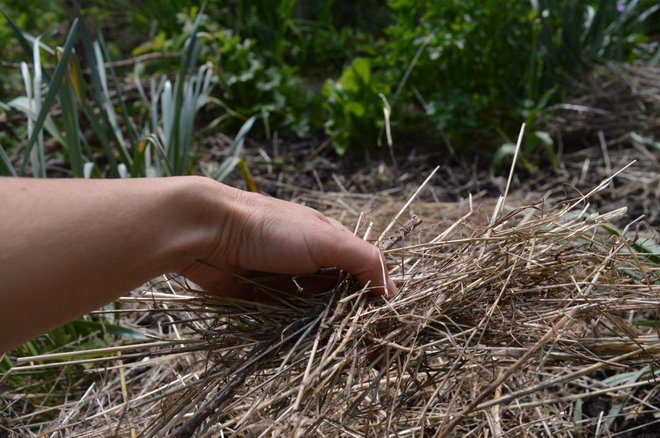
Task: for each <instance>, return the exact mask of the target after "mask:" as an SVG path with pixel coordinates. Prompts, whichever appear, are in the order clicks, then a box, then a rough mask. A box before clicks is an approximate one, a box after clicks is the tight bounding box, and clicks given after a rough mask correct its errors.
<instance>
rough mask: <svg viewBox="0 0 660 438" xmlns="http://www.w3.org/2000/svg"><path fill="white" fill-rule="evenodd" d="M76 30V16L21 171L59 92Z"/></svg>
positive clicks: (24, 155) (27, 147)
mask: <svg viewBox="0 0 660 438" xmlns="http://www.w3.org/2000/svg"><path fill="white" fill-rule="evenodd" d="M77 30H78V19H77V18H76V19H74V20H73V23H72V24H71V29H70V30H69V34H68V36H67V38H66V43H65V44H64V50H63V51H62V56H61V58H60V60H59V62H58V63H57V66H56V67H55V73H54V74H53V79H52V80H51V83H50V85H49V87H48V93H46V97H45V98H44V101H43V104H42V107H41V111H40V112H39V116H38V117H37V120H36V121H35V123H34V130H33V131H32V135H31V136H30V139H29V140H28V143H27V146H26V147H25V151H24V154H23V165H22V166H21V171H22V173H24V172H25V167H26V166H27V163H28V161H29V159H30V152H31V151H32V147H33V146H34V144H35V142H36V141H37V138H38V136H39V132H40V131H41V129H42V128H43V125H44V122H45V121H46V117H47V116H48V112H49V111H50V108H51V106H52V105H53V103H54V102H55V96H56V95H57V94H58V93H59V89H60V87H61V85H62V77H63V76H64V73H65V72H66V71H67V69H68V66H69V57H70V56H71V52H72V50H73V44H74V43H75V41H76V34H77Z"/></svg>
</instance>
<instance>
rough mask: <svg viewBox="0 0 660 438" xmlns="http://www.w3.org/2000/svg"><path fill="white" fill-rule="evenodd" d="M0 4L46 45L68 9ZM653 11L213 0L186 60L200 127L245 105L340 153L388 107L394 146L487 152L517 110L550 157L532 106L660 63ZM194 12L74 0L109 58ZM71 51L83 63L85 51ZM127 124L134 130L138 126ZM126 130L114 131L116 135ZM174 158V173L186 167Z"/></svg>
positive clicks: (175, 41)
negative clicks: (192, 66)
mask: <svg viewBox="0 0 660 438" xmlns="http://www.w3.org/2000/svg"><path fill="white" fill-rule="evenodd" d="M118 3H120V4H119V5H118ZM0 7H2V9H3V10H4V11H5V12H6V13H7V14H8V15H9V16H10V17H13V19H14V21H15V22H16V24H17V25H18V27H20V28H21V29H23V30H25V31H27V32H29V33H31V34H33V35H42V36H43V39H44V41H45V42H47V43H49V44H52V45H53V46H54V45H56V44H62V41H63V36H64V35H65V34H66V32H67V31H68V28H69V23H70V22H71V21H72V19H73V18H74V17H75V15H76V11H75V8H74V7H73V6H71V5H70V4H69V3H67V2H40V3H39V2H37V3H36V4H34V3H33V4H31V6H30V9H31V10H43V11H44V12H45V13H43V14H28V11H27V6H25V5H22V4H17V3H16V2H7V1H2V2H0ZM658 7H659V6H658V5H657V4H656V2H654V1H650V0H631V1H619V2H614V1H609V2H595V1H587V0H562V1H543V0H533V1H529V2H527V1H519V2H510V4H508V5H507V7H502V3H501V2H500V1H497V0H486V1H476V0H475V1H473V0H468V1H459V0H423V1H412V0H390V1H386V2H385V1H375V0H370V1H365V2H349V1H338V0H324V1H319V2H306V1H295V0H277V1H243V0H239V1H236V2H225V1H219V0H211V1H209V2H208V4H207V5H206V9H205V11H204V13H203V14H202V15H201V16H200V20H199V23H198V26H199V27H198V29H197V30H198V32H196V37H197V39H198V40H199V48H198V50H197V51H196V52H195V53H194V55H193V56H195V58H196V59H195V63H196V65H202V64H203V63H204V62H209V63H211V65H212V67H213V73H214V75H213V78H212V82H213V84H215V85H214V87H213V90H212V91H211V93H210V96H209V97H210V101H211V102H212V103H213V104H214V105H211V106H210V107H208V108H206V111H205V112H204V120H202V121H201V128H202V129H203V128H204V126H208V125H209V124H211V123H212V122H213V123H212V126H213V127H215V126H218V125H219V128H220V129H224V130H226V131H229V132H236V130H237V129H238V128H239V127H240V126H241V125H242V124H243V123H244V122H245V120H247V119H248V118H249V117H250V116H253V115H255V116H257V118H258V120H260V123H257V124H256V125H255V129H254V131H253V135H256V136H262V137H270V136H271V135H272V132H273V131H275V130H276V131H278V133H279V134H280V136H285V137H289V138H300V137H307V136H310V135H313V136H318V135H323V134H324V133H325V134H326V135H330V136H332V138H333V146H334V148H335V150H336V151H337V152H338V153H340V154H344V153H346V152H347V151H350V150H358V151H359V150H361V149H365V148H375V147H377V146H378V145H382V144H384V139H383V125H384V114H383V108H384V106H385V105H388V104H389V105H390V106H391V124H392V129H393V130H394V138H395V140H396V139H400V140H401V141H398V142H397V141H395V144H398V143H401V144H405V143H406V141H405V140H406V139H407V138H409V137H411V135H410V133H415V136H418V135H419V133H420V132H423V133H424V134H423V136H424V137H425V138H426V140H428V142H429V143H435V144H449V145H450V146H451V147H452V149H454V150H456V151H459V152H462V151H477V152H479V153H482V154H484V155H486V156H490V157H493V156H495V157H496V158H497V155H496V154H495V152H496V151H497V148H498V146H499V145H500V144H502V143H503V142H506V141H510V138H509V137H510V136H511V135H513V134H514V133H515V132H517V126H518V125H519V124H520V122H521V121H527V123H528V124H529V125H532V127H534V128H535V129H537V131H534V129H533V130H532V132H533V135H531V136H530V138H529V140H528V145H527V148H526V151H525V152H526V154H527V155H533V154H534V153H535V152H536V151H538V150H543V151H544V152H545V156H546V157H547V158H549V159H550V162H552V158H553V145H552V139H549V137H548V136H547V135H545V133H544V132H543V131H542V130H541V129H542V127H536V126H535V122H536V119H537V117H538V115H539V113H540V112H542V111H543V110H544V109H545V108H546V107H547V106H548V105H550V104H552V103H556V102H560V101H562V100H563V99H565V98H566V97H567V95H569V94H570V89H569V88H568V87H567V85H566V84H567V83H568V82H567V80H566V79H567V78H571V79H574V78H576V77H580V76H581V75H585V74H587V73H588V71H589V69H590V68H591V66H592V65H593V64H594V63H598V62H603V61H606V60H616V61H633V60H645V61H647V62H657V59H658V55H657V53H658V41H657V35H658V25H657V22H658V21H660V20H657V17H658ZM198 14H199V7H198V6H190V5H189V2H182V1H173V2H161V1H156V0H147V1H144V2H129V1H120V2H109V1H100V2H98V1H97V2H82V5H81V16H82V17H85V19H84V23H86V24H87V27H88V28H89V29H90V30H89V37H90V41H92V40H95V39H97V38H98V36H100V35H103V37H104V39H105V41H107V43H108V44H107V56H108V58H109V59H113V60H119V59H126V58H129V57H131V56H134V57H135V56H144V55H149V54H151V55H158V54H164V53H181V52H182V51H184V50H185V44H186V41H188V39H189V38H190V36H191V32H192V30H193V29H194V28H195V18H196V17H197V16H198ZM0 40H2V42H3V44H2V45H3V47H7V50H4V51H3V53H4V55H3V61H7V62H9V61H18V60H25V58H24V57H22V56H21V55H22V54H21V50H20V49H19V45H18V44H17V40H16V38H15V35H13V34H12V31H11V29H10V27H9V26H5V25H3V26H2V27H1V30H0ZM85 55H89V53H85ZM78 56H79V57H81V58H83V59H82V63H83V64H84V65H86V64H87V63H89V62H90V61H89V59H87V60H85V56H83V54H82V53H78ZM154 58H157V56H154ZM109 59H108V60H109ZM176 59H177V58H176V57H170V58H167V57H163V59H160V60H155V61H151V62H149V63H144V64H141V65H140V70H139V71H140V72H142V74H143V75H145V76H149V77H152V78H157V77H158V76H162V75H163V74H170V73H171V72H174V71H176V70H177V69H178V68H179V67H180V65H178V64H177V61H176ZM28 61H29V59H28ZM44 63H46V64H47V65H49V66H52V65H53V64H54V63H55V60H54V59H53V58H52V57H51V58H50V59H49V60H48V61H45V62H44ZM17 73H18V72H17V70H16V69H15V68H14V69H13V70H12V69H11V68H8V67H7V66H5V67H4V68H3V74H2V75H1V76H0V78H2V79H0V85H1V87H2V88H1V89H0V90H1V93H2V95H1V97H2V100H5V101H7V100H9V99H11V98H13V97H15V96H16V95H17V94H21V85H20V75H18V74H17ZM118 76H119V77H118V80H119V81H118V82H119V84H118V85H120V86H124V85H125V84H126V83H127V82H130V81H131V80H133V78H132V73H131V71H130V69H123V70H120V71H118ZM111 88H112V87H111ZM145 94H146V93H145ZM381 95H382V96H381ZM140 97H141V101H140V99H137V100H136V99H135V96H124V99H125V100H126V101H125V102H122V103H123V104H125V105H126V106H127V111H129V112H131V116H132V117H133V116H135V115H136V114H137V115H140V114H144V112H145V107H148V106H149V103H148V102H147V101H146V100H148V99H145V97H146V96H140ZM204 103H205V104H206V103H207V102H206V101H205V102H204ZM117 104H118V102H115V105H117ZM201 106H204V105H200V109H201ZM141 111H142V113H141ZM196 123H197V125H196V127H197V128H200V122H199V121H198V122H196ZM132 124H133V125H134V126H135V127H136V129H137V128H138V127H139V125H140V121H139V120H138V121H133V122H132ZM129 125H130V124H129ZM129 125H126V126H122V127H120V130H121V131H122V132H123V133H124V134H128V133H129V132H130V129H131V128H130V126H129ZM17 129H18V131H20V127H19V128H17ZM138 130H139V129H138ZM147 131H154V126H153V124H152V126H151V127H149V128H148V129H147ZM535 132H538V135H537V134H536V133H535ZM145 133H148V132H145ZM15 137H16V138H15V140H14V141H13V142H10V145H9V146H6V148H7V149H11V146H14V147H17V146H18V147H20V143H21V141H20V139H21V138H22V135H21V134H20V132H19V133H16V135H15ZM134 140H135V141H134V143H137V141H136V140H137V138H135V139H134ZM81 141H83V142H84V140H81ZM115 146H116V147H118V145H115ZM126 146H127V148H128V149H129V150H130V148H135V147H136V144H131V145H126ZM90 152H91V154H92V155H93V150H92V151H90ZM107 154H108V152H107V151H106V155H107ZM82 161H85V160H84V159H83V160H82ZM110 161H112V159H110ZM124 161H127V160H124ZM126 164H128V163H126ZM184 167H185V169H183V168H181V169H178V171H177V172H176V173H181V172H184V173H185V172H186V171H187V169H189V166H184ZM115 173H116V172H115ZM133 173H135V172H133Z"/></svg>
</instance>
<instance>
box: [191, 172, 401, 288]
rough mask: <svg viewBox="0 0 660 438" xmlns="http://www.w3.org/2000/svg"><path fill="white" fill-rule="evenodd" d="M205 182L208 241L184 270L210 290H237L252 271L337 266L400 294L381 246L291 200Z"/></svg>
mask: <svg viewBox="0 0 660 438" xmlns="http://www.w3.org/2000/svg"><path fill="white" fill-rule="evenodd" d="M202 183H203V184H204V185H205V186H206V187H205V189H204V190H203V191H201V192H199V194H200V195H201V200H200V201H199V204H198V205H199V206H200V208H201V209H202V211H203V213H202V214H201V216H200V220H201V222H200V223H201V224H202V225H201V226H200V230H201V231H202V236H201V240H202V241H203V242H205V244H204V247H203V248H202V249H201V252H200V255H199V256H198V257H197V259H196V260H195V261H194V262H193V263H192V264H191V265H189V266H187V267H185V269H183V270H182V271H181V272H180V273H181V274H182V275H184V276H186V277H187V278H189V279H190V280H192V281H194V282H195V283H197V284H199V285H200V286H202V287H204V288H205V289H207V290H209V291H211V292H217V293H234V292H235V291H237V290H238V289H239V286H238V284H237V282H236V276H237V275H239V276H242V275H245V274H246V273H248V272H253V271H259V272H269V273H280V274H292V275H303V274H311V273H314V272H317V271H318V270H319V269H320V268H327V267H337V268H340V269H342V270H344V271H345V272H347V273H349V274H352V275H353V276H355V278H356V279H357V280H358V282H360V284H362V285H367V284H368V285H369V288H370V290H371V291H372V292H373V293H375V294H384V295H387V296H392V295H394V294H395V293H396V286H395V285H394V282H393V281H392V280H391V279H390V278H389V276H388V274H387V269H386V266H385V261H384V258H383V255H382V253H381V252H380V250H379V249H378V248H377V247H376V246H374V245H372V244H370V243H368V242H365V241H364V240H362V239H360V238H359V237H356V236H354V235H353V233H351V232H350V231H349V230H348V229H347V228H345V227H344V226H343V225H342V224H340V223H339V222H338V221H336V220H334V219H331V218H327V217H325V216H323V215H322V214H321V213H319V212H317V211H316V210H313V209H311V208H308V207H304V206H302V205H298V204H295V203H292V202H287V201H281V200H278V199H274V198H269V197H266V196H262V195H259V194H255V193H248V192H244V191H240V190H237V189H233V188H230V187H227V186H224V185H222V184H219V183H216V182H214V181H211V180H205V181H203V182H202Z"/></svg>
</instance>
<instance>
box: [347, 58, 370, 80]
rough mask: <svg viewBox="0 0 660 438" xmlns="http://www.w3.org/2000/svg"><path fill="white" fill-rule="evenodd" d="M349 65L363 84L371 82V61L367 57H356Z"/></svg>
mask: <svg viewBox="0 0 660 438" xmlns="http://www.w3.org/2000/svg"><path fill="white" fill-rule="evenodd" d="M351 66H352V68H353V71H354V72H355V74H356V76H357V77H358V78H360V80H361V81H362V84H363V85H369V84H370V83H371V61H369V59H367V58H357V59H355V60H354V61H353V62H352V63H351Z"/></svg>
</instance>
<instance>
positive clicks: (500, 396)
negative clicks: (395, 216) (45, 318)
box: [7, 179, 660, 437]
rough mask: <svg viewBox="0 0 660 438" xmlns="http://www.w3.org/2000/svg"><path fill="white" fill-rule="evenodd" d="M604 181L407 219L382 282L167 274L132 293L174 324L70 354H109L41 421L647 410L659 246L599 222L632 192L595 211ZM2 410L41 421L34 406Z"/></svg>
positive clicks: (316, 421) (241, 427) (210, 428)
mask: <svg viewBox="0 0 660 438" xmlns="http://www.w3.org/2000/svg"><path fill="white" fill-rule="evenodd" d="M609 181H610V180H609V179H608V180H606V181H604V182H603V183H602V184H600V185H599V186H598V187H597V189H596V190H594V191H593V192H592V193H591V194H589V195H587V196H584V197H581V198H578V199H573V200H570V201H566V202H563V203H560V204H559V205H557V206H556V207H548V206H547V205H545V204H544V203H543V202H539V203H536V204H532V205H528V206H525V207H521V208H517V209H508V210H507V209H506V208H503V206H502V205H500V204H498V206H497V207H496V209H497V210H499V214H497V215H496V217H495V220H493V221H489V223H488V224H486V225H484V224H480V223H478V222H477V221H475V220H473V218H472V216H471V213H468V214H467V215H466V216H464V217H463V218H461V219H459V220H458V221H457V222H456V223H455V224H454V225H452V226H451V227H449V228H443V229H438V230H435V236H432V237H431V238H425V239H424V240H418V241H417V242H415V241H414V240H413V239H414V232H412V230H413V229H414V228H415V226H416V225H415V224H418V221H416V220H412V221H411V222H409V223H407V224H406V225H405V226H404V227H403V229H402V230H400V231H395V232H394V235H395V236H397V237H396V238H393V239H391V240H390V239H386V240H385V241H386V242H387V243H386V244H387V246H389V247H390V248H389V249H387V250H386V254H387V256H388V258H390V260H391V262H392V263H393V264H394V265H396V267H395V268H394V270H393V275H394V278H395V281H396V282H397V283H398V284H399V288H400V292H399V294H398V295H397V296H396V297H394V298H393V299H391V300H385V299H383V298H375V297H372V296H370V295H369V293H368V290H367V289H366V288H362V289H360V288H358V287H357V286H356V284H355V283H354V282H352V281H351V279H350V278H345V279H343V280H342V281H341V282H340V283H339V284H338V285H337V286H336V287H335V288H333V289H332V290H329V291H327V292H326V293H323V294H318V295H309V294H298V293H296V294H291V293H284V292H278V291H273V290H271V289H265V290H263V293H264V294H265V295H266V296H267V297H268V299H267V300H264V301H262V302H251V301H243V300H238V299H229V298H222V297H214V296H208V295H198V294H195V293H193V292H192V291H190V290H187V289H186V288H185V287H184V285H183V284H179V283H177V282H176V281H170V282H169V283H168V288H167V290H166V291H165V292H156V291H153V292H149V293H146V294H144V295H142V296H139V297H129V298H126V299H125V300H124V302H126V303H130V305H133V306H137V307H138V308H142V309H143V308H148V307H150V308H152V309H157V310H158V312H157V313H156V314H155V315H156V316H155V318H160V319H161V320H162V324H161V328H162V327H167V328H168V330H167V333H165V332H164V331H162V330H161V331H160V332H159V334H158V339H154V341H153V342H152V343H142V344H139V345H134V346H130V345H128V346H122V347H116V348H109V349H104V350H103V351H98V352H97V353H96V355H97V356H99V355H101V356H102V357H96V358H93V359H84V358H83V359H80V357H81V356H82V354H84V353H85V352H83V353H78V354H79V356H76V357H70V361H69V363H80V362H91V361H94V360H99V362H101V361H102V362H103V363H104V364H105V365H106V368H103V369H102V371H99V372H100V373H101V375H102V376H103V378H102V379H100V380H99V381H98V382H97V383H95V385H94V386H93V387H90V388H89V389H88V391H87V392H86V394H85V395H84V396H83V397H82V398H81V399H80V400H79V401H73V402H71V401H69V402H68V403H67V404H66V405H63V406H61V413H60V416H59V417H58V419H57V420H56V421H54V422H52V423H51V424H50V425H49V426H50V428H49V429H48V430H49V432H51V433H53V434H54V435H53V436H58V434H59V435H61V436H80V437H85V436H98V435H99V434H101V435H115V434H116V435H120V436H131V434H134V436H140V437H154V436H164V435H168V436H181V437H184V436H186V437H187V436H230V435H235V436H255V437H257V436H276V437H280V436H282V437H283V436H294V437H303V436H304V437H308V436H346V437H363V436H379V437H380V436H396V437H427V436H464V435H468V434H471V435H472V436H483V437H486V436H512V435H516V436H518V435H520V436H523V435H525V436H559V437H562V436H575V435H576V434H579V433H585V434H587V435H589V436H592V435H594V434H596V435H598V434H600V435H603V436H608V435H611V436H614V435H613V433H614V431H615V430H619V431H621V430H625V429H631V430H634V428H635V427H653V424H654V423H658V422H659V421H660V420H659V418H660V406H659V403H658V397H659V388H660V387H659V386H658V384H657V382H656V380H655V379H656V377H657V373H656V372H655V371H654V369H655V368H654V367H655V365H656V364H657V358H658V354H660V340H659V338H658V333H657V325H656V327H655V328H653V327H648V326H640V325H636V324H635V323H636V322H638V321H640V320H645V321H657V309H658V307H659V305H660V295H659V293H660V271H659V269H658V264H657V261H654V260H657V259H654V258H653V257H657V255H655V256H653V255H648V254H646V255H643V254H639V253H638V252H637V251H636V250H635V249H634V248H633V243H634V240H635V239H636V237H637V236H636V233H635V232H628V233H624V235H623V236H621V235H616V234H612V233H610V232H608V231H607V228H606V227H605V226H606V225H607V224H609V223H611V222H613V221H616V220H617V219H619V218H620V217H621V216H622V215H623V214H624V213H625V209H619V210H615V211H612V212H609V213H606V214H600V215H598V214H592V213H589V206H588V204H587V202H588V196H590V195H593V193H595V192H596V191H598V190H601V189H604V188H606V187H607V186H608V183H609ZM423 219H424V223H425V227H424V228H425V232H426V233H429V232H431V231H433V228H432V227H429V221H428V220H427V219H426V218H423ZM420 228H421V227H420ZM651 232H653V230H651ZM411 233H412V237H411V235H410V234H411ZM399 238H400V239H399ZM655 239H656V241H657V234H656V235H655ZM398 240H402V241H398ZM389 242H394V243H389ZM395 244H396V245H398V246H393V245H395ZM154 333H155V332H154ZM119 351H121V355H120V356H119V355H118V354H117V353H118V352H119ZM86 353H87V354H89V352H86ZM120 358H121V361H119V359H120ZM37 359H41V360H44V359H49V360H50V362H47V363H45V364H43V366H55V365H59V366H62V365H63V364H66V363H67V362H64V363H63V362H61V361H56V360H58V359H61V357H59V358H56V357H50V358H48V357H47V358H37ZM35 360H36V359H35V358H27V359H25V360H24V361H23V362H25V363H28V362H30V363H31V362H34V361H35ZM38 366H42V365H39V364H33V365H25V366H24V368H29V367H38ZM605 376H618V377H619V379H618V380H617V379H613V378H609V379H605V378H604V377H605ZM122 391H124V392H123V393H122ZM603 403H605V406H606V408H598V406H600V405H603ZM594 409H595V410H596V411H595V412H594ZM598 409H600V410H598ZM7 421H8V423H7V424H8V426H9V427H11V428H12V429H14V430H15V431H18V433H21V431H24V432H26V431H28V430H34V428H32V429H30V426H29V424H30V418H28V417H25V416H23V417H21V416H14V417H12V418H9V419H8V420H7ZM656 425H657V424H656ZM42 430H43V429H42Z"/></svg>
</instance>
